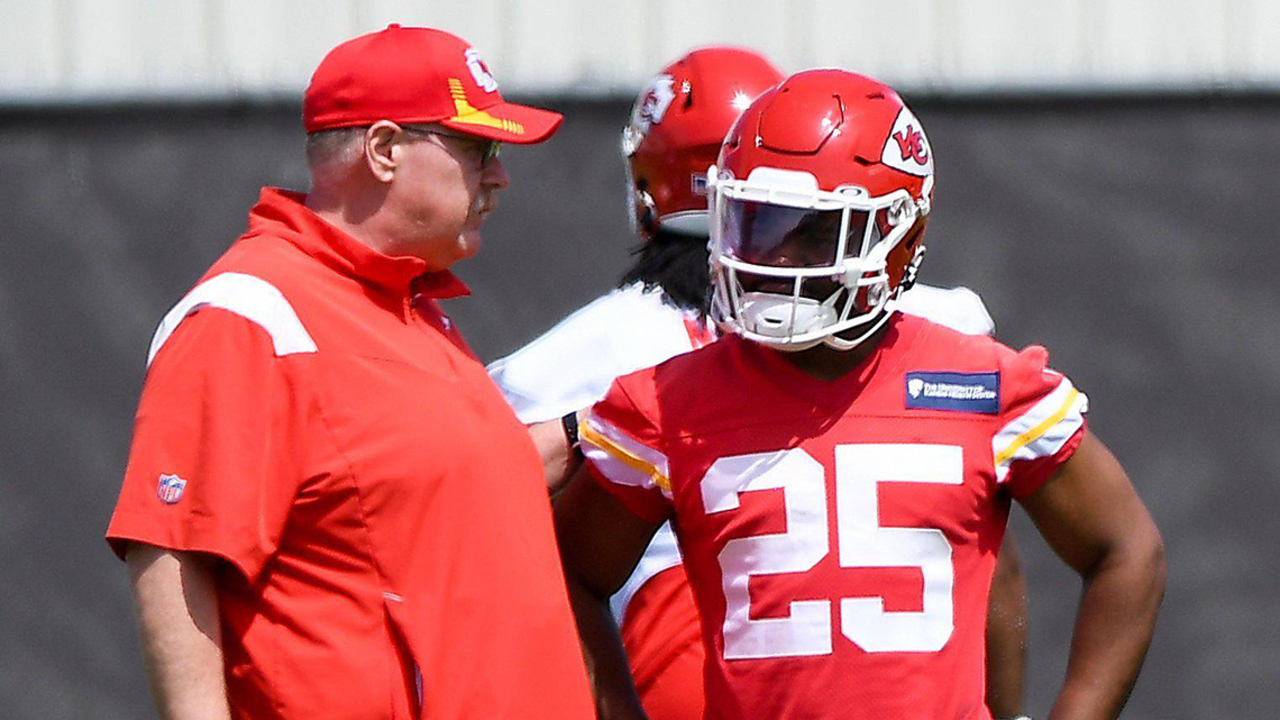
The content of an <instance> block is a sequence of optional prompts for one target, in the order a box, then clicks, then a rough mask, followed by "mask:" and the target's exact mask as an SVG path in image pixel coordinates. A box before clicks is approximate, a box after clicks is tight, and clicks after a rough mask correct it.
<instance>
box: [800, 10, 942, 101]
mask: <svg viewBox="0 0 1280 720" xmlns="http://www.w3.org/2000/svg"><path fill="white" fill-rule="evenodd" d="M810 5H811V16H810V22H809V25H810V27H811V28H812V30H811V31H810V34H809V39H810V41H809V43H808V46H807V47H805V48H802V50H801V53H798V54H799V55H801V65H800V66H798V67H789V68H787V69H791V70H797V69H800V68H802V67H814V66H837V67H844V68H848V69H850V70H853V71H855V72H860V73H863V74H865V75H870V76H871V77H874V78H876V79H878V80H883V81H885V82H887V83H890V84H898V85H904V86H905V85H907V84H910V85H915V86H920V85H924V84H927V83H932V82H935V81H937V80H938V79H939V78H940V77H942V73H943V72H944V69H945V67H946V66H947V63H946V62H945V61H944V58H943V57H942V53H943V43H942V38H941V35H942V31H943V22H944V21H945V20H946V18H947V17H948V16H947V14H946V8H945V3H940V2H938V0H901V2H896V3H882V2H875V1H874V0H858V2H847V1H844V0H813V1H812V2H811V3H810Z"/></svg>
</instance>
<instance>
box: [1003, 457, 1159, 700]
mask: <svg viewBox="0 0 1280 720" xmlns="http://www.w3.org/2000/svg"><path fill="white" fill-rule="evenodd" d="M1022 505H1023V507H1024V508H1026V511H1027V514H1028V515H1030V516H1031V519H1032V521H1034V522H1035V524H1036V527H1038V528H1039V529H1040V533H1041V534H1042V535H1044V538H1045V540H1047V541H1048V543H1049V545H1050V546H1051V547H1052V548H1053V550H1054V552H1056V553H1057V554H1058V556H1059V557H1061V558H1062V559H1063V560H1064V561H1065V562H1066V563H1067V564H1068V565H1070V566H1071V567H1072V568H1073V569H1075V571H1076V572H1078V573H1080V577H1081V578H1082V579H1083V581H1084V593H1083V595H1082V596H1081V598H1080V607H1079V611H1078V613H1077V615H1076V623H1075V631H1074V633H1073V635H1072V638H1071V655H1070V658H1069V660H1068V663H1067V677H1066V681H1065V683H1064V685H1063V687H1062V691H1061V693H1060V694H1059V695H1058V699H1057V702H1055V703H1054V706H1053V710H1052V711H1051V712H1050V713H1049V720H1114V719H1115V718H1116V717H1118V716H1119V715H1120V710H1121V709H1122V708H1123V707H1124V704H1125V701H1126V700H1127V699H1128V697H1129V693H1130V691H1131V690H1132V689H1133V684H1134V682H1135V681H1136V680H1137V678H1138V671H1139V669H1141V667H1142V661H1143V658H1144V657H1145V656H1146V653H1147V647H1148V645H1150V643H1151V635H1152V633H1153V632H1154V630H1155V623H1156V612H1157V610H1158V609H1159V607H1160V601H1161V599H1162V598H1163V596H1164V584H1165V559H1164V545H1163V542H1162V541H1161V538H1160V532H1159V530H1157V529H1156V526H1155V523H1154V522H1153V521H1152V519H1151V516H1150V514H1148V513H1147V509H1146V507H1145V506H1144V505H1143V504H1142V500H1140V499H1139V498H1138V494H1137V492H1135V491H1134V489H1133V485H1132V484H1131V483H1130V482H1129V478H1128V476H1127V475H1126V474H1125V472H1124V469H1123V468H1121V467H1120V463H1119V462H1117V461H1116V459H1115V457H1114V456H1113V455H1112V454H1111V452H1110V451H1109V450H1107V448H1106V446H1105V445H1103V444H1102V442H1101V441H1100V440H1098V439H1097V438H1096V437H1094V436H1093V435H1092V434H1086V435H1085V437H1084V439H1083V440H1082V442H1081V443H1080V447H1079V448H1078V449H1077V450H1076V452H1075V454H1074V455H1072V456H1071V458H1070V459H1069V460H1067V462H1065V463H1063V465H1062V467H1061V468H1059V469H1058V471H1057V472H1056V473H1055V475H1054V477H1053V478H1051V479H1050V480H1049V481H1048V482H1047V483H1045V485H1044V486H1043V487H1041V488H1040V489H1039V490H1037V491H1036V492H1034V493H1032V494H1031V495H1030V496H1029V497H1027V498H1026V499H1024V500H1023V501H1022Z"/></svg>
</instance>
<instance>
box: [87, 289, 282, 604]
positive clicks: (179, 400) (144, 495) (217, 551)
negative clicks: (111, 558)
mask: <svg viewBox="0 0 1280 720" xmlns="http://www.w3.org/2000/svg"><path fill="white" fill-rule="evenodd" d="M300 404H301V401H300V400H299V399H298V398H297V397H296V394H295V393H294V391H293V388H292V387H291V382H290V379H289V377H288V376H287V374H286V368H285V367H284V361H283V360H282V359H281V358H278V357H277V356H276V353H275V352H274V350H273V343H272V339H271V337H270V336H269V335H268V333H267V332H265V331H264V330H263V329H262V328H261V327H259V326H258V325H255V324H254V323H252V322H250V321H248V320H246V319H245V318H243V317H240V316H238V315H235V314H232V313H230V312H227V311H224V310H220V309H214V308H208V309H204V310H200V311H199V312H197V313H195V314H193V315H191V316H190V317H188V318H187V319H185V320H183V321H182V323H181V325H180V326H179V327H178V328H177V329H176V330H175V331H174V332H173V335H172V336H171V337H169V339H168V341H167V342H166V343H165V346H164V348H163V349H162V350H160V352H159V353H158V354H157V355H156V356H155V359H154V362H152V364H151V367H150V368H149V370H148V373H147V377H146V380H145V382H144V385H143V390H142V399H141V401H140V402H139V406H138V413H137V417H136V418H135V423H134V434H133V441H132V445H131V448H130V452H129V463H128V468H127V469H126V471H125V478H124V484H123V486H122V487H121V490H120V496H119V499H118V501H117V504H116V507H115V512H114V514H113V516H112V518H111V523H110V525H109V527H108V529H107V541H108V542H109V543H110V545H111V547H112V549H113V550H114V551H115V552H116V554H117V555H119V556H121V557H124V552H125V549H126V547H127V545H128V544H129V542H131V541H136V542H142V543H146V544H149V545H155V546H158V547H162V548H166V549H170V550H178V551H190V552H204V553H209V554H212V555H216V556H218V557H221V558H224V559H225V560H227V561H229V562H231V563H232V564H233V565H235V566H236V567H237V568H238V569H239V570H240V571H241V572H242V573H243V574H244V575H245V577H246V578H248V579H249V580H250V581H252V580H253V579H255V578H256V576H257V575H258V573H259V572H260V571H261V570H262V568H263V566H264V565H265V564H266V562H267V560H268V559H269V558H270V557H271V555H272V554H274V552H275V549H276V546H277V543H278V541H279V538H280V535H281V532H282V531H283V529H284V525H285V520H286V518H287V516H288V513H289V508H290V507H291V505H292V503H293V498H294V497H295V495H296V494H297V490H298V487H299V485H300V480H299V476H300V474H301V462H302V460H301V457H302V455H303V454H304V448H305V446H304V439H303V437H302V435H301V430H302V422H301V418H300V415H301V407H300Z"/></svg>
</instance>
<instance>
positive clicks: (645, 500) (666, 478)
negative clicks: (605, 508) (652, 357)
mask: <svg viewBox="0 0 1280 720" xmlns="http://www.w3.org/2000/svg"><path fill="white" fill-rule="evenodd" d="M644 375H645V373H643V372H641V373H636V374H635V375H628V376H625V377H624V378H621V379H619V380H617V381H615V382H614V383H613V386H612V387H610V388H609V392H608V394H606V395H605V397H604V399H603V400H601V401H600V402H598V403H596V404H595V405H594V406H592V407H591V408H589V409H587V410H584V411H583V412H582V415H581V420H580V422H579V437H580V438H581V440H582V452H583V455H585V456H586V460H587V468H588V470H589V471H590V472H591V474H592V476H593V477H594V478H595V479H596V481H597V482H598V483H599V484H600V485H601V486H602V487H604V489H605V490H607V491H608V492H609V493H610V494H612V495H613V496H614V497H615V498H617V500H618V501H619V502H621V503H622V504H623V506H625V507H626V508H627V509H628V510H630V511H631V512H632V513H634V514H635V515H636V516H637V517H640V518H641V519H643V520H646V521H648V522H654V523H658V522H662V521H664V520H666V519H667V518H669V517H670V516H671V511H672V508H671V470H670V468H669V466H668V462H667V456H666V455H664V454H663V452H662V444H661V432H660V430H659V427H658V424H657V422H655V420H654V419H653V418H652V417H651V416H650V414H646V413H645V412H644V411H642V410H641V409H640V407H638V405H637V403H636V402H635V401H634V400H633V392H634V388H633V392H628V386H629V385H632V386H634V385H639V384H640V383H639V382H638V381H639V380H641V379H642V378H643V377H644Z"/></svg>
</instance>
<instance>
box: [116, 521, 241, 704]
mask: <svg viewBox="0 0 1280 720" xmlns="http://www.w3.org/2000/svg"><path fill="white" fill-rule="evenodd" d="M126 561H127V563H128V565H129V573H130V575H131V577H132V580H133V593H134V600H135V602H136V603H137V608H138V626H139V634H140V636H141V642H142V654H143V658H144V660H145V662H146V665H147V674H148V677H149V679H150V681H151V692H152V695H153V697H154V698H155V703H156V708H157V710H158V711H159V713H160V717H162V718H165V720H228V719H229V718H230V716H231V713H230V710H229V708H228V705H227V692H226V678H225V674H224V670H223V661H222V643H221V625H220V622H219V619H218V602H217V594H216V589H215V588H214V584H213V571H212V567H211V565H210V561H209V560H208V559H207V558H205V557H203V556H201V555H197V554H193V553H175V552H171V551H168V550H163V549H160V548H156V547H152V546H150V545H143V544H136V543H135V544H133V545H132V546H130V549H129V553H128V555H127V557H126Z"/></svg>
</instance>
